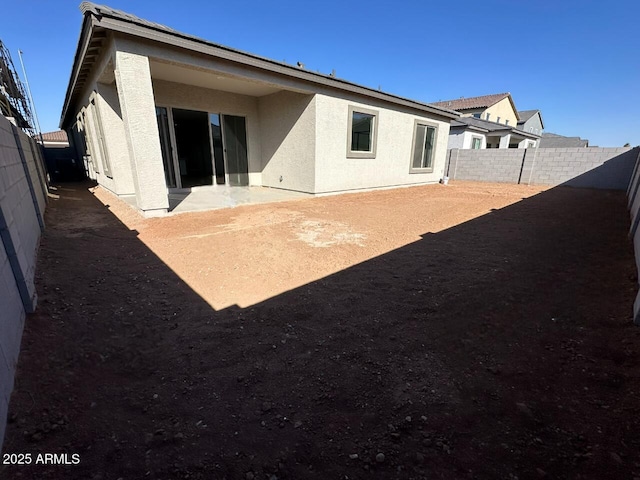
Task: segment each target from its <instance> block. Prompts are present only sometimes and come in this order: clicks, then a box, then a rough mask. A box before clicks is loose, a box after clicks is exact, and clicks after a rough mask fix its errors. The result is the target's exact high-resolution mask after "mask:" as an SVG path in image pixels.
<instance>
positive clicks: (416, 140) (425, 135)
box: [409, 120, 438, 173]
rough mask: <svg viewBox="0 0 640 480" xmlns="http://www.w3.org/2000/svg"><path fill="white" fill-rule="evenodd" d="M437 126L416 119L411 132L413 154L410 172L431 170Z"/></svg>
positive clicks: (427, 171)
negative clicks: (412, 132)
mask: <svg viewBox="0 0 640 480" xmlns="http://www.w3.org/2000/svg"><path fill="white" fill-rule="evenodd" d="M437 133H438V127H437V126H436V125H432V124H429V123H426V122H424V121H422V120H416V123H415V128H414V134H413V149H412V152H413V155H412V157H411V169H410V170H409V171H410V173H430V172H433V156H434V152H435V148H436V138H437Z"/></svg>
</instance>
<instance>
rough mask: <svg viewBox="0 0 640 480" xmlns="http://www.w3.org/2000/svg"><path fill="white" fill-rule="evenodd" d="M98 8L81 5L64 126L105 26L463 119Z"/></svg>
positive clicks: (300, 78)
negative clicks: (90, 50)
mask: <svg viewBox="0 0 640 480" xmlns="http://www.w3.org/2000/svg"><path fill="white" fill-rule="evenodd" d="M96 7H97V6H96V5H93V4H91V3H88V2H83V3H82V5H81V6H80V9H81V11H82V13H83V14H84V16H85V19H84V21H83V27H82V31H81V34H80V39H79V41H78V47H77V49H76V55H75V58H74V63H73V68H72V73H71V78H70V81H69V86H68V88H67V93H66V96H65V101H64V106H63V111H62V116H61V118H60V128H64V127H65V126H66V125H67V124H68V118H67V117H68V115H69V107H70V105H71V103H72V100H73V95H74V90H75V88H76V85H77V80H78V72H79V71H80V68H81V66H82V64H83V62H84V57H85V53H86V47H87V45H88V44H89V41H90V38H91V33H92V32H93V30H94V29H95V28H96V27H98V26H100V27H103V28H105V29H107V30H113V31H118V32H121V33H125V34H129V35H133V36H137V37H140V38H144V39H147V40H151V41H157V42H160V43H163V44H167V45H171V46H174V47H179V48H185V49H187V50H191V51H195V52H198V53H203V54H208V55H214V56H217V57H218V58H223V59H226V60H230V61H234V62H236V63H240V64H242V65H245V66H251V67H254V68H258V69H262V70H266V71H269V72H272V73H276V74H280V75H286V76H289V77H293V78H296V79H299V80H303V81H307V82H310V83H313V84H316V85H322V86H325V87H329V88H334V89H338V90H342V91H347V92H350V93H355V94H358V95H363V96H367V97H371V98H375V99H378V100H383V101H386V102H390V103H393V104H397V105H402V106H405V107H409V108H412V109H416V110H419V111H422V112H424V113H428V114H431V115H435V116H438V117H441V118H443V119H446V120H453V119H456V118H459V116H460V114H459V113H458V112H457V111H454V110H450V109H447V108H444V107H438V106H435V105H431V104H426V103H422V102H418V101H415V100H411V99H408V98H403V97H400V96H397V95H393V94H389V93H385V92H381V91H379V90H374V89H372V88H369V87H364V86H362V85H358V84H355V83H352V82H349V81H347V80H342V79H338V78H335V77H332V76H330V75H325V74H321V73H314V72H310V71H308V70H301V69H300V68H298V67H294V66H291V65H287V64H285V63H281V62H277V61H275V60H271V59H267V58H263V57H260V56H257V55H254V54H250V53H246V52H241V51H238V50H234V49H231V48H229V47H225V46H223V45H217V44H213V43H212V42H209V41H207V40H203V39H200V38H197V37H193V36H191V35H187V34H182V33H180V32H176V31H174V30H171V31H167V30H163V29H160V28H153V27H152V26H149V25H142V24H140V23H137V22H135V21H133V20H131V19H122V18H120V17H117V16H113V15H109V14H107V13H105V12H102V11H99V12H98V11H97V10H96ZM98 7H99V6H98Z"/></svg>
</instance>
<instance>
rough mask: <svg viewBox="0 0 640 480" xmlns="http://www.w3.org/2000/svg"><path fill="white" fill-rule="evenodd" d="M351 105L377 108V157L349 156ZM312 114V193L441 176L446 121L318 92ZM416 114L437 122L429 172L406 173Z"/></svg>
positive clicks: (445, 142)
mask: <svg viewBox="0 0 640 480" xmlns="http://www.w3.org/2000/svg"><path fill="white" fill-rule="evenodd" d="M349 106H354V107H361V108H366V109H372V110H376V111H378V120H377V129H378V133H377V135H378V137H377V151H376V157H375V158H347V142H348V141H349V139H348V119H349ZM316 115H317V124H316V138H317V140H316V173H315V176H316V188H315V191H316V193H328V192H335V191H342V190H356V189H365V188H377V187H387V186H396V185H397V186H400V185H411V184H421V183H435V182H437V181H438V180H440V179H441V178H442V176H443V173H444V167H445V157H446V152H447V140H448V135H449V123H448V122H446V121H441V120H435V119H432V118H430V117H425V116H421V115H418V114H414V113H411V112H408V111H398V110H395V109H390V108H389V107H386V106H384V105H382V104H380V103H371V104H369V103H361V102H357V101H352V100H350V99H346V98H336V97H330V96H326V95H316ZM416 119H423V120H426V121H427V122H429V123H432V124H435V125H437V127H438V134H437V140H436V150H435V157H434V169H433V173H413V174H412V173H409V170H410V164H411V154H412V152H411V148H412V144H413V135H414V128H415V121H416Z"/></svg>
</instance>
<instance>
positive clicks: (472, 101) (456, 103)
mask: <svg viewBox="0 0 640 480" xmlns="http://www.w3.org/2000/svg"><path fill="white" fill-rule="evenodd" d="M510 96H511V94H510V93H508V92H507V93H494V94H493V95H483V96H481V97H469V98H464V97H462V98H457V99H455V100H444V101H440V102H432V103H431V104H432V105H437V106H438V107H445V108H450V109H451V110H458V111H463V110H471V109H475V108H488V107H490V106H491V105H495V104H496V103H498V102H499V101H500V100H503V99H505V98H507V97H510Z"/></svg>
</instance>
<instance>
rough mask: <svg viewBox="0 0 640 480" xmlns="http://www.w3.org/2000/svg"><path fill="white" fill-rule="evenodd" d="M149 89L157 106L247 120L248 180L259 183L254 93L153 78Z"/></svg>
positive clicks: (259, 164) (259, 156) (258, 140)
mask: <svg viewBox="0 0 640 480" xmlns="http://www.w3.org/2000/svg"><path fill="white" fill-rule="evenodd" d="M153 92H154V96H155V102H156V105H159V106H164V107H173V108H184V109H187V110H198V111H201V112H208V113H222V114H227V115H237V116H241V117H245V118H246V122H247V123H246V128H247V158H248V162H249V184H250V185H261V184H262V174H261V171H262V161H261V158H262V156H261V152H260V135H259V132H260V129H261V126H260V117H259V115H258V99H257V98H256V97H250V96H247V95H238V94H235V93H229V92H221V91H218V90H211V89H208V88H202V87H194V86H191V85H185V84H182V83H173V82H167V81H164V80H154V81H153ZM154 119H155V117H154Z"/></svg>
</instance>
